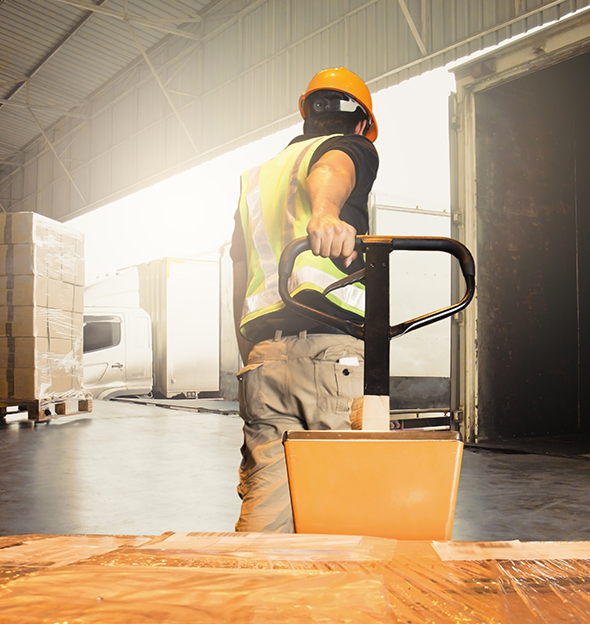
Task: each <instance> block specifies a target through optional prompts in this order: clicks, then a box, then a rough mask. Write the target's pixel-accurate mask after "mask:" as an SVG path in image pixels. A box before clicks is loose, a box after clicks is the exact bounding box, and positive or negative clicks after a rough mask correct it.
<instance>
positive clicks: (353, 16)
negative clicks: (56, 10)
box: [0, 0, 589, 219]
mask: <svg viewBox="0 0 590 624" xmlns="http://www.w3.org/2000/svg"><path fill="white" fill-rule="evenodd" d="M588 4H589V2H588V1H585V0H565V1H563V0H561V1H557V2H556V1H550V2H547V1H545V2H543V1H541V0H368V1H367V0H338V1H337V2H336V1H334V0H254V1H247V0H231V1H229V2H222V3H221V5H219V6H220V8H218V10H215V11H212V12H211V13H210V14H208V16H207V17H206V18H205V20H204V23H202V24H200V25H195V26H194V34H196V33H198V34H199V37H198V39H199V40H196V39H189V38H186V37H178V36H174V35H170V36H169V37H167V38H166V39H165V40H164V41H163V42H160V43H159V44H157V45H156V46H155V47H153V48H152V49H149V50H148V51H147V59H149V64H148V62H147V60H146V57H144V56H142V55H141V54H139V50H140V48H139V47H138V43H137V42H136V41H134V40H133V37H132V33H131V32H128V35H124V33H123V31H121V32H119V30H117V33H118V34H117V37H126V36H128V37H129V38H128V39H127V40H121V41H119V39H117V41H118V44H117V45H124V44H126V45H131V46H135V50H136V51H137V52H138V57H137V58H136V59H135V60H133V61H131V62H130V63H129V64H128V65H127V66H126V67H125V68H124V69H123V70H121V72H120V73H119V74H118V76H117V77H116V78H115V79H114V80H112V81H111V82H110V83H109V84H107V85H105V86H104V87H102V88H100V89H98V90H97V92H96V93H95V95H94V97H93V98H92V99H91V101H90V102H89V103H88V105H87V106H86V107H85V108H83V109H81V110H79V111H77V112H78V113H79V115H80V116H79V117H73V116H70V117H64V118H62V119H60V120H59V121H58V122H56V123H55V124H53V126H52V127H51V128H50V129H49V130H47V131H46V132H45V136H39V137H37V138H34V139H33V140H32V141H31V142H30V143H29V144H28V145H27V147H26V148H25V150H24V151H23V153H22V158H21V163H22V164H23V166H22V167H20V168H19V169H13V168H6V167H5V168H0V198H1V199H2V203H3V205H5V206H6V207H7V209H8V210H11V211H23V210H33V211H37V212H41V213H42V214H45V215H47V216H50V217H53V218H55V219H65V218H67V217H68V216H70V215H72V214H80V213H82V212H85V211H88V210H91V209H94V208H96V207H98V206H100V205H103V204H106V203H109V202H111V201H113V200H115V199H117V198H120V197H122V196H124V195H126V194H128V193H130V192H132V191H135V190H139V189H140V188H143V187H145V186H147V185H149V184H153V183H154V182H156V181H158V180H161V179H164V178H166V177H169V176H170V175H172V174H174V173H178V172H180V171H183V170H185V169H188V168H190V167H192V166H195V165H197V164H198V163H200V162H203V161H205V160H208V159H210V158H212V157H213V156H216V155H218V154H221V153H223V152H224V151H227V150H228V149H233V148H235V147H238V146H239V145H242V144H245V143H248V142H250V141H251V140H253V139H256V138H259V137H261V136H263V135H265V134H268V133H271V132H273V131H276V130H278V129H280V128H283V127H286V126H287V125H290V124H293V123H296V122H297V120H298V119H299V116H298V113H297V100H298V97H299V95H300V94H301V92H302V91H303V90H304V89H305V87H306V85H307V83H308V81H309V79H310V78H311V76H312V75H313V74H314V73H315V72H316V71H318V70H320V69H322V68H324V67H329V66H336V65H345V66H347V67H348V68H350V69H351V70H353V71H355V72H357V73H358V74H359V75H361V76H362V77H363V78H364V79H365V80H366V81H367V82H368V84H369V86H370V88H371V90H372V91H377V90H379V89H382V88H385V87H388V86H391V85H393V84H397V83H399V82H401V81H402V80H405V79H407V78H410V77H412V76H416V75H418V74H420V73H422V72H424V71H427V70H429V69H433V68H435V67H439V66H442V65H444V64H446V63H448V62H450V61H452V60H455V59H457V58H461V57H463V56H465V55H467V54H469V53H471V52H474V51H476V50H479V49H482V48H484V47H487V46H490V45H494V44H496V43H498V42H500V41H502V40H505V39H507V38H509V37H512V36H514V35H516V34H519V33H522V32H525V31H527V30H529V29H530V28H533V27H535V26H538V25H541V24H543V23H547V22H549V21H552V20H555V19H559V18H560V17H562V16H564V15H566V14H568V13H570V12H572V11H575V10H577V9H579V8H581V7H583V6H586V5H588ZM101 19H103V21H104V20H106V22H105V23H108V18H107V17H103V18H101ZM114 23H115V22H113V24H114ZM113 27H114V26H113ZM111 34H112V33H111V31H110V30H106V31H105V32H104V33H103V35H102V36H101V37H100V38H99V39H97V40H93V41H88V45H89V46H93V47H96V53H97V54H100V53H103V52H106V51H108V50H112V49H113V41H112V37H111ZM78 45H79V42H78ZM139 45H140V46H141V47H142V48H143V46H144V45H145V41H144V42H141V41H140V42H139ZM58 61H59V59H56V62H58ZM150 65H151V67H150ZM65 71H67V68H66V67H64V66H61V67H59V71H58V73H57V74H56V77H55V80H56V81H58V80H59V79H60V77H59V72H65ZM163 208H164V207H163Z"/></svg>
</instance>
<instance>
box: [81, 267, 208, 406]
mask: <svg viewBox="0 0 590 624" xmlns="http://www.w3.org/2000/svg"><path fill="white" fill-rule="evenodd" d="M84 296H85V303H84V384H85V387H86V388H87V389H88V390H90V391H92V392H93V395H94V397H95V398H100V399H105V398H112V397H115V396H124V395H136V394H141V395H143V394H150V393H151V394H152V395H153V396H154V397H157V398H173V397H180V398H196V397H198V396H199V394H201V396H203V395H205V394H206V395H207V396H216V395H217V393H218V391H219V262H218V261H217V260H201V259H192V258H184V259H183V258H161V259H158V260H154V261H152V262H147V263H143V264H138V265H135V266H132V267H128V268H125V269H122V270H120V271H117V273H116V274H114V275H112V276H110V277H107V278H105V279H103V280H100V281H97V282H94V283H92V284H90V285H88V286H87V287H86V289H85V293H84Z"/></svg>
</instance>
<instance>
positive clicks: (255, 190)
mask: <svg viewBox="0 0 590 624" xmlns="http://www.w3.org/2000/svg"><path fill="white" fill-rule="evenodd" d="M261 169H262V166H259V167H254V168H253V169H250V170H249V171H248V192H247V193H246V205H247V206H248V212H249V213H250V223H251V224H252V241H253V243H254V247H255V248H256V252H257V253H258V261H259V262H260V268H261V269H262V272H263V273H264V281H265V285H266V288H267V289H269V290H272V289H274V290H277V292H278V279H279V278H278V267H277V262H276V260H275V256H274V253H273V251H272V247H271V244H270V240H269V238H268V232H267V231H266V225H265V223H264V214H263V212H262V198H261V196H260V171H261Z"/></svg>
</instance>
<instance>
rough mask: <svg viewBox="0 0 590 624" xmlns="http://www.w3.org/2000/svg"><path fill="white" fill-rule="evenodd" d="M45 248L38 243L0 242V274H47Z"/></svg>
mask: <svg viewBox="0 0 590 624" xmlns="http://www.w3.org/2000/svg"><path fill="white" fill-rule="evenodd" d="M48 269H49V267H48V260H47V249H46V248H45V247H42V246H40V245H34V244H32V243H29V244H24V243H23V244H20V245H2V244H0V275H31V274H34V275H40V276H42V277H47V276H48Z"/></svg>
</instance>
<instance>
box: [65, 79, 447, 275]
mask: <svg viewBox="0 0 590 624" xmlns="http://www.w3.org/2000/svg"><path fill="white" fill-rule="evenodd" d="M453 89H454V76H453V75H452V74H450V73H449V72H448V71H447V70H446V69H444V68H441V69H438V70H434V71H431V72H428V73H426V74H423V75H422V76H419V77H417V78H413V79H411V80H408V81H406V82H403V83H401V84H400V85H398V86H395V87H390V88H388V89H384V90H382V91H380V92H378V93H376V94H374V95H373V104H374V112H375V117H376V119H377V121H378V124H379V138H378V139H377V142H376V147H377V150H378V151H379V156H380V167H379V174H378V177H377V180H376V182H375V185H374V187H373V192H374V193H375V195H376V197H377V200H378V201H380V202H384V203H387V204H393V205H396V206H404V207H412V208H414V207H416V206H420V207H421V208H427V209H429V210H440V211H443V210H448V209H449V201H450V200H449V184H450V181H449V176H450V174H449V156H448V155H449V144H448V121H447V106H448V104H447V101H448V96H449V93H450V92H451V90H453ZM300 131H301V124H300V123H298V124H297V125H296V126H293V127H291V128H287V129H285V130H282V131H280V132H278V133H276V134H273V135H271V136H267V137H265V138H263V139H260V140H258V141H256V142H253V143H251V144H249V145H246V146H244V147H240V148H238V149H236V150H234V151H232V152H229V153H227V154H224V155H222V156H220V157H218V158H215V159H213V160H211V161H209V162H206V163H204V164H202V165H199V166H198V167H195V168H194V169H191V170H189V171H186V172H184V173H181V174H179V175H176V176H174V177H172V178H170V179H168V180H165V181H163V182H160V183H158V184H155V185H154V186H151V187H149V188H146V189H144V190H142V191H139V192H137V193H134V194H133V195H130V196H128V197H125V198H123V199H120V200H118V201H116V202H114V203H112V204H109V205H107V206H104V207H102V208H99V209H97V210H94V211H93V212H90V213H88V214H85V215H82V216H80V217H77V218H75V219H72V220H71V221H70V224H71V225H72V226H74V227H75V228H76V229H78V230H80V231H81V232H83V233H84V235H85V241H86V242H85V261H86V281H87V283H90V282H92V281H95V280H96V279H99V278H102V277H104V276H105V275H106V274H109V273H113V272H115V271H117V270H119V269H122V268H125V267H127V266H131V265H135V264H139V263H143V262H148V261H150V260H155V259H157V258H162V257H166V256H168V257H175V258H188V257H203V256H206V255H213V254H217V253H218V250H219V248H220V247H221V245H223V244H224V243H225V242H227V241H229V240H230V239H231V234H232V230H233V215H234V212H235V210H236V208H237V202H238V195H239V177H240V174H241V173H242V172H243V171H244V170H246V169H248V168H250V167H253V166H255V165H257V164H259V163H261V162H264V161H265V160H267V159H269V158H271V157H272V156H273V155H274V154H276V153H277V152H278V151H280V150H281V149H282V148H283V147H284V146H286V145H287V143H288V142H289V141H290V139H291V138H293V137H294V136H296V135H297V134H299V133H300ZM416 234H419V232H416Z"/></svg>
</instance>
